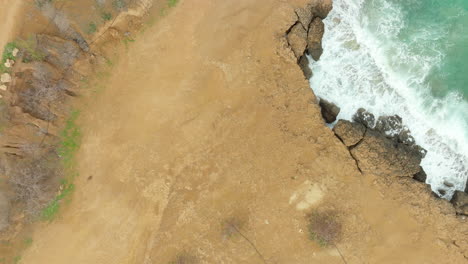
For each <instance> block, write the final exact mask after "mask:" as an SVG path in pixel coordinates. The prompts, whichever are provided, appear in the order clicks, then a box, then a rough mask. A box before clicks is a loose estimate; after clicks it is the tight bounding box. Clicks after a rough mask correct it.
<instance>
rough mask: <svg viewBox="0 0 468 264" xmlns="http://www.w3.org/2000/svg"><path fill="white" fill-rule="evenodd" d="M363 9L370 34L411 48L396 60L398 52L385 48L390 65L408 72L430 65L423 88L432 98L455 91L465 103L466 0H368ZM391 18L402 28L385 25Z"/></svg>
mask: <svg viewBox="0 0 468 264" xmlns="http://www.w3.org/2000/svg"><path fill="white" fill-rule="evenodd" d="M362 11H363V12H362V17H361V18H362V21H366V23H367V25H366V27H367V29H368V30H369V32H370V33H371V34H374V35H375V36H376V37H378V38H381V39H384V40H385V41H388V42H387V43H406V44H409V45H408V50H406V52H407V55H409V56H408V57H406V59H405V58H401V57H400V56H398V55H399V54H398V48H393V49H392V47H389V48H388V49H389V50H388V54H389V55H390V54H394V55H395V57H393V58H392V60H391V65H392V67H395V68H400V69H401V70H409V71H411V70H412V69H414V68H418V67H417V64H421V65H420V66H426V65H424V64H426V63H428V64H430V65H427V66H429V67H431V70H430V71H428V73H429V75H428V76H426V80H425V82H424V84H425V85H427V86H428V87H429V89H431V92H432V94H433V95H434V96H436V97H444V96H447V95H448V94H449V93H450V92H457V93H459V94H460V96H462V97H463V98H464V99H465V100H467V99H468V1H467V0H439V1H436V0H406V1H403V0H369V1H364V2H363V9H362ZM395 14H397V15H396V18H398V21H392V22H394V23H397V24H398V23H400V25H394V24H388V21H391V20H392V19H391V18H389V16H393V15H395ZM385 26H390V27H391V28H384V27H385ZM411 59H418V60H414V61H413V60H411ZM420 59H422V60H420ZM434 62H437V63H434ZM431 63H432V64H431ZM415 66H416V67H415Z"/></svg>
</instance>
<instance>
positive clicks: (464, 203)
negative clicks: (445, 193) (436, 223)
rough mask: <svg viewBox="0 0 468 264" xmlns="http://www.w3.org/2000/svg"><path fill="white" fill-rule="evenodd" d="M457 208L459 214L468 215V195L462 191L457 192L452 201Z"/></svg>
mask: <svg viewBox="0 0 468 264" xmlns="http://www.w3.org/2000/svg"><path fill="white" fill-rule="evenodd" d="M450 202H451V203H452V204H453V206H454V207H455V211H456V212H457V214H462V215H468V194H467V193H466V192H462V191H455V193H454V194H453V197H452V200H451V201H450Z"/></svg>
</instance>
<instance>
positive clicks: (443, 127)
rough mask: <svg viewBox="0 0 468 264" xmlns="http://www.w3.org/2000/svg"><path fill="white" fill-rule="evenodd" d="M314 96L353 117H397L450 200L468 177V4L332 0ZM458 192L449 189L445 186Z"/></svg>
mask: <svg viewBox="0 0 468 264" xmlns="http://www.w3.org/2000/svg"><path fill="white" fill-rule="evenodd" d="M324 22H325V26H326V29H325V35H324V39H323V46H324V53H323V55H322V57H321V59H320V61H318V62H315V61H312V62H311V64H310V67H311V68H312V71H313V73H314V75H313V77H312V78H311V80H310V81H311V87H312V88H313V89H314V92H315V93H316V94H317V95H318V96H319V97H323V98H325V99H328V100H330V101H332V102H334V103H336V104H337V105H339V106H340V107H341V112H340V114H339V116H338V118H342V119H351V117H352V115H353V114H354V113H355V112H356V110H357V109H358V108H360V107H364V108H366V109H368V110H370V111H371V112H373V113H374V114H376V115H377V116H381V115H395V114H398V115H400V116H401V117H402V118H403V122H404V124H405V125H406V126H407V127H408V128H409V129H410V130H411V132H412V135H413V136H414V138H415V139H416V143H418V144H419V145H421V146H422V147H424V148H425V149H426V150H428V154H427V156H426V157H425V158H424V159H423V161H422V167H423V168H424V170H425V171H426V173H427V174H428V179H427V183H428V184H431V186H432V188H433V190H434V191H437V190H439V189H444V190H445V191H447V194H446V195H445V196H444V198H447V199H449V198H450V197H451V195H452V193H453V191H454V190H455V189H458V190H462V189H464V187H465V183H466V181H467V178H468V0H440V1H436V0H334V5H333V10H332V11H331V13H330V14H329V16H328V17H327V19H325V21H324ZM444 181H446V182H450V183H452V184H454V185H455V187H454V188H447V187H445V186H444V185H443V182H444Z"/></svg>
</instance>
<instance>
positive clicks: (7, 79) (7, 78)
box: [0, 73, 11, 83]
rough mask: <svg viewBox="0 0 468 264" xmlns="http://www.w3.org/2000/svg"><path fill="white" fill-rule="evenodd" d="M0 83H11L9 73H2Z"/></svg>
mask: <svg viewBox="0 0 468 264" xmlns="http://www.w3.org/2000/svg"><path fill="white" fill-rule="evenodd" d="M0 81H1V82H2V83H9V82H11V75H10V74H9V73H4V74H2V75H1V76H0Z"/></svg>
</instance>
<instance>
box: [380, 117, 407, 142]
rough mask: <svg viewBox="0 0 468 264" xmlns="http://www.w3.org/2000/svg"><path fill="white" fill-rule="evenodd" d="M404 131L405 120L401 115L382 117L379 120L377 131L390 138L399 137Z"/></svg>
mask: <svg viewBox="0 0 468 264" xmlns="http://www.w3.org/2000/svg"><path fill="white" fill-rule="evenodd" d="M402 129H403V120H402V119H401V117H400V116H399V115H393V116H381V117H379V119H377V122H376V124H375V130H377V131H379V132H381V133H385V134H386V135H388V136H390V137H394V136H396V135H399V134H400V132H401V131H402Z"/></svg>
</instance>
